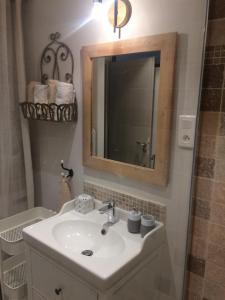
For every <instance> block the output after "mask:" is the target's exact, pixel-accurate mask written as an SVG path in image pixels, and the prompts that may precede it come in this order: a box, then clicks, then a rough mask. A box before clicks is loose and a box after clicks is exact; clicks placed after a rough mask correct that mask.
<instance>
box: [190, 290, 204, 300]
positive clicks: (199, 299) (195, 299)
mask: <svg viewBox="0 0 225 300" xmlns="http://www.w3.org/2000/svg"><path fill="white" fill-rule="evenodd" d="M186 300H202V297H201V296H199V295H196V294H195V293H193V292H191V291H188V293H187V298H186Z"/></svg>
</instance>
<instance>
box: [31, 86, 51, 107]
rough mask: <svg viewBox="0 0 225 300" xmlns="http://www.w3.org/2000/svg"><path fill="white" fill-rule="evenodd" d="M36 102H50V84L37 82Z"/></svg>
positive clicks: (35, 88) (35, 90)
mask: <svg viewBox="0 0 225 300" xmlns="http://www.w3.org/2000/svg"><path fill="white" fill-rule="evenodd" d="M34 103H45V104H48V85H44V84H36V85H35V87H34Z"/></svg>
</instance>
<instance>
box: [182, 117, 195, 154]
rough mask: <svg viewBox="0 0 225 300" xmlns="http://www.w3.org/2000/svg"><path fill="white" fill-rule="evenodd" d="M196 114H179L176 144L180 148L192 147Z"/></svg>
mask: <svg viewBox="0 0 225 300" xmlns="http://www.w3.org/2000/svg"><path fill="white" fill-rule="evenodd" d="M195 125H196V116H194V115H180V116H179V128H178V145H179V146H180V147H182V148H188V149H193V148H194V141H195Z"/></svg>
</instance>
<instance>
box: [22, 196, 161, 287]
mask: <svg viewBox="0 0 225 300" xmlns="http://www.w3.org/2000/svg"><path fill="white" fill-rule="evenodd" d="M96 203H97V204H96V205H99V204H98V203H99V202H96ZM118 212H119V213H120V220H119V222H117V223H116V224H114V225H113V226H112V227H110V228H109V230H108V232H107V234H106V235H101V229H102V226H103V224H104V223H106V222H107V215H106V214H100V213H99V211H98V209H95V210H93V211H92V212H90V213H88V214H86V215H83V214H80V213H78V212H76V211H75V210H74V202H73V201H70V202H68V203H67V204H66V205H65V206H64V207H63V208H62V210H61V212H60V213H59V214H58V215H55V216H54V217H52V218H49V219H47V220H44V221H42V222H39V223H37V224H35V225H32V226H29V227H26V228H25V229H24V230H23V236H24V240H25V242H26V243H27V244H28V245H29V246H30V247H31V248H33V249H35V250H37V251H39V252H40V253H43V254H44V255H46V256H47V257H50V258H51V259H54V260H55V261H57V262H60V264H61V265H62V266H64V267H65V268H67V269H68V270H70V271H71V272H72V273H74V274H77V275H78V276H80V277H81V278H84V280H88V281H89V282H90V283H91V284H92V285H94V286H96V287H97V288H99V289H106V288H109V286H112V284H113V282H114V283H115V281H117V280H120V279H121V278H123V276H125V274H127V273H129V272H131V271H132V269H133V268H134V267H135V266H137V265H139V264H140V263H142V262H143V263H144V264H145V260H146V259H148V258H149V257H150V255H151V254H152V253H153V252H154V251H156V250H158V249H159V248H160V247H161V245H162V243H163V242H164V241H165V238H164V226H163V224H161V223H159V222H157V226H156V228H155V229H154V230H152V231H151V232H150V233H149V234H147V235H146V236H145V237H144V238H141V235H140V234H131V233H129V232H128V230H127V222H126V218H127V212H125V211H121V210H118ZM85 250H91V251H92V252H93V253H92V254H93V255H91V256H86V255H84V254H82V252H83V251H85Z"/></svg>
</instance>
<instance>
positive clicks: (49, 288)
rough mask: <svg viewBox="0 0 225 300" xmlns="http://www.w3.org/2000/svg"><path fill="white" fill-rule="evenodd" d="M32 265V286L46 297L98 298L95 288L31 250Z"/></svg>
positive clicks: (94, 299) (61, 298)
mask: <svg viewBox="0 0 225 300" xmlns="http://www.w3.org/2000/svg"><path fill="white" fill-rule="evenodd" d="M31 266H32V287H33V288H34V289H35V290H38V291H40V293H41V294H42V295H43V296H44V297H45V298H46V299H48V300H57V299H59V300H97V293H96V292H95V291H94V290H92V289H91V288H89V287H88V286H87V285H85V284H83V283H82V282H81V281H79V279H77V278H75V277H73V276H71V275H70V274H69V273H66V272H64V271H63V270H62V269H61V268H60V267H58V266H57V265H56V264H54V263H53V262H52V261H49V260H48V259H47V258H45V257H42V256H40V255H39V254H37V253H36V252H33V251H31ZM36 297H37V296H36ZM34 299H35V298H34ZM34 299H33V300H34ZM37 299H38V298H37ZM41 299H42V298H41ZM35 300H36V299H35Z"/></svg>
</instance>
